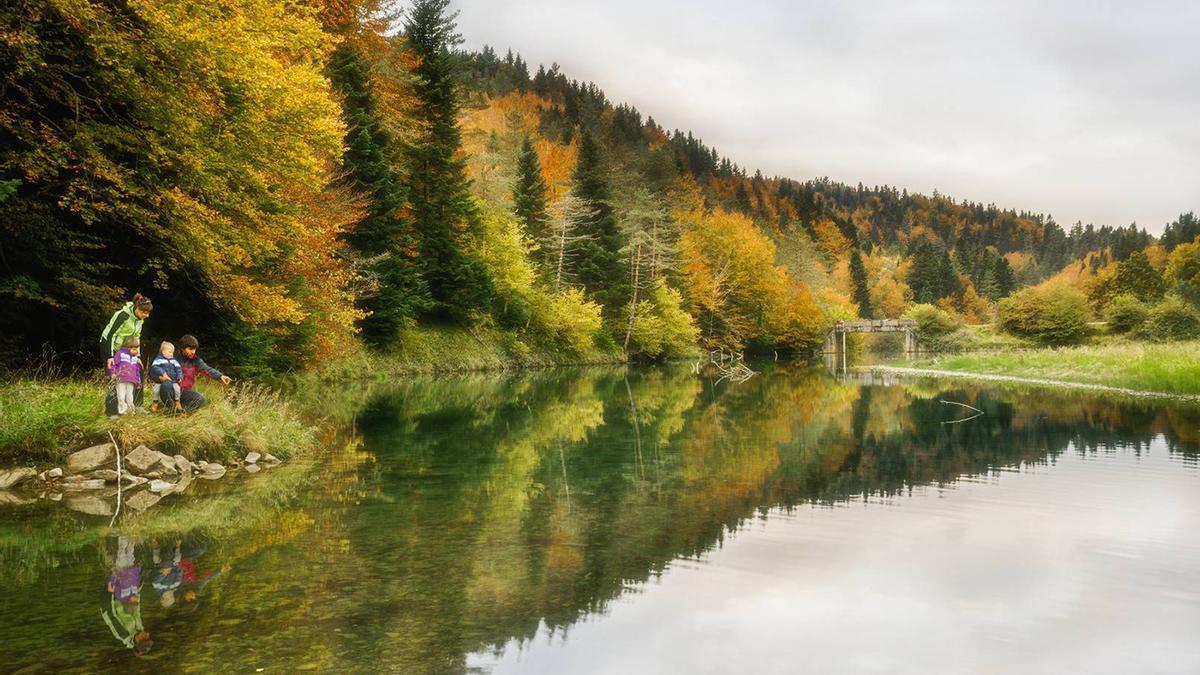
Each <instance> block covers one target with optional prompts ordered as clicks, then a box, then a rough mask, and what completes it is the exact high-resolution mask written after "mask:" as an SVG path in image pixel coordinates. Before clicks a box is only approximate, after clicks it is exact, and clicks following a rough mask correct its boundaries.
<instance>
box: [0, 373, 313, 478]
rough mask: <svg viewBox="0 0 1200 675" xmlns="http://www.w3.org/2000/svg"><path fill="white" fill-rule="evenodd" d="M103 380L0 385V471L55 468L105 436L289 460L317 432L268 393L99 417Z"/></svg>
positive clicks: (233, 390) (230, 392) (201, 453)
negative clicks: (176, 410)
mask: <svg viewBox="0 0 1200 675" xmlns="http://www.w3.org/2000/svg"><path fill="white" fill-rule="evenodd" d="M105 387H106V383H105V382H104V381H103V380H102V379H99V378H94V379H19V380H10V381H6V382H3V383H0V466H7V465H13V464H17V463H29V462H33V463H39V464H46V463H48V464H54V463H58V462H60V461H62V460H63V459H64V458H65V457H66V456H67V455H68V454H70V453H71V452H74V451H76V450H78V449H80V448H81V447H85V446H86V445H88V444H91V443H100V442H104V441H106V440H108V434H109V433H110V432H111V433H112V434H113V436H114V437H115V438H116V439H117V442H118V443H120V444H121V446H122V447H123V448H131V447H134V446H135V445H138V444H142V443H144V444H146V445H148V446H150V447H152V448H154V449H156V450H159V451H161V452H165V453H168V454H177V453H178V454H183V455H186V456H187V457H189V458H191V459H193V460H195V459H208V460H223V459H228V458H230V457H233V456H237V455H242V454H244V453H246V452H249V451H252V450H253V451H256V452H260V453H262V452H270V453H272V454H275V455H277V456H279V457H288V456H292V455H294V454H296V453H302V452H305V451H308V450H310V449H312V448H313V447H314V446H315V445H316V436H317V432H316V429H315V428H314V427H312V426H310V425H309V424H307V423H306V422H305V421H304V420H303V418H302V415H301V414H300V411H299V410H298V409H297V408H296V406H295V405H294V404H292V403H290V402H289V401H287V400H284V398H283V397H282V396H281V395H279V394H278V393H275V392H273V391H271V390H269V389H266V388H264V387H259V386H254V385H249V386H236V387H230V388H228V389H225V388H218V387H215V386H214V387H209V388H208V389H207V390H206V392H205V393H206V395H207V396H208V397H209V405H207V406H206V407H204V408H202V409H201V410H199V411H197V412H195V413H191V414H187V415H179V416H174V415H154V414H146V415H127V416H125V417H121V418H119V419H116V420H110V419H108V418H107V417H105V416H104V392H105Z"/></svg>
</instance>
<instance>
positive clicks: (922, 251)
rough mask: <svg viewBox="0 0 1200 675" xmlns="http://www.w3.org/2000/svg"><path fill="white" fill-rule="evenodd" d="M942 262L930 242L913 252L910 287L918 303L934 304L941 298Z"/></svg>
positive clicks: (919, 246) (909, 274) (922, 244)
mask: <svg viewBox="0 0 1200 675" xmlns="http://www.w3.org/2000/svg"><path fill="white" fill-rule="evenodd" d="M940 272H941V260H940V259H939V257H938V254H937V251H936V250H935V249H934V248H933V246H932V245H931V244H930V243H929V242H922V243H921V244H920V245H918V246H917V247H916V249H915V250H914V251H913V264H912V269H911V270H910V271H909V273H908V286H909V288H911V289H912V292H913V299H914V300H916V301H917V302H918V303H934V302H937V301H938V298H940V297H942V296H941V274H940Z"/></svg>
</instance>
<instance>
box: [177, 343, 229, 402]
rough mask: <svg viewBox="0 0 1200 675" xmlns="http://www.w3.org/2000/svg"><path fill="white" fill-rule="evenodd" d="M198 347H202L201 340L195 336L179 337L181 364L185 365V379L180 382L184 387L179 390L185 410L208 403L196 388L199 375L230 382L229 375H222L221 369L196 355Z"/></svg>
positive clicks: (225, 382) (224, 382) (222, 382)
mask: <svg viewBox="0 0 1200 675" xmlns="http://www.w3.org/2000/svg"><path fill="white" fill-rule="evenodd" d="M198 349H200V341H199V340H197V339H196V338H195V336H192V335H184V336H183V337H181V338H179V351H180V352H181V354H180V357H181V358H180V359H179V365H180V366H182V367H183V379H182V380H180V382H179V386H180V388H181V389H182V391H180V392H179V400H180V401H181V402H182V403H183V408H184V409H185V410H197V409H199V408H202V407H204V406H205V405H206V404H207V403H208V399H207V398H205V397H204V394H201V393H200V392H198V391H196V390H195V386H196V377H197V376H199V375H206V376H208V377H210V378H212V379H214V380H220V381H221V384H229V382H230V378H229V376H228V375H222V374H221V371H219V370H217V369H216V368H213V367H212V366H209V365H208V364H207V363H205V362H204V359H202V358H200V357H199V356H197V355H196V351H197V350H198Z"/></svg>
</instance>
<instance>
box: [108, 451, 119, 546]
mask: <svg viewBox="0 0 1200 675" xmlns="http://www.w3.org/2000/svg"><path fill="white" fill-rule="evenodd" d="M108 440H110V441H112V444H113V452H115V453H116V455H117V510H116V511H113V517H112V520H110V521H108V526H109V527H112V526H113V524H114V523H116V522H117V516H119V515H121V478H122V476H121V446H119V445H117V439H115V438H113V435H112V432H111V431H110V432H108Z"/></svg>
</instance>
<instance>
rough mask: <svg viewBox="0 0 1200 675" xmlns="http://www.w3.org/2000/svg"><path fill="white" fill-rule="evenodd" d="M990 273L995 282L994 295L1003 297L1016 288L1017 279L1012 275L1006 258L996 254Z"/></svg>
mask: <svg viewBox="0 0 1200 675" xmlns="http://www.w3.org/2000/svg"><path fill="white" fill-rule="evenodd" d="M992 274H993V278H994V280H995V284H996V297H998V298H1003V297H1006V296H1008V295H1011V294H1012V292H1013V291H1015V290H1017V280H1016V278H1015V277H1013V271H1012V266H1011V265H1009V264H1008V258H1005V257H1004V256H998V257H997V258H996V265H995V269H994V270H993V272H992Z"/></svg>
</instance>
